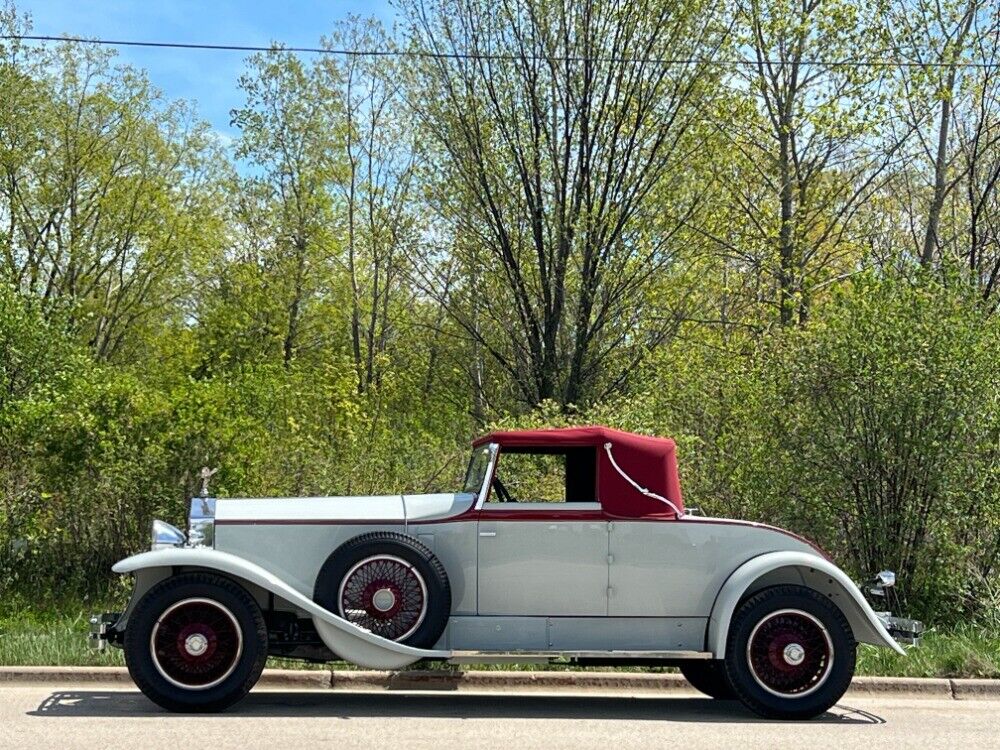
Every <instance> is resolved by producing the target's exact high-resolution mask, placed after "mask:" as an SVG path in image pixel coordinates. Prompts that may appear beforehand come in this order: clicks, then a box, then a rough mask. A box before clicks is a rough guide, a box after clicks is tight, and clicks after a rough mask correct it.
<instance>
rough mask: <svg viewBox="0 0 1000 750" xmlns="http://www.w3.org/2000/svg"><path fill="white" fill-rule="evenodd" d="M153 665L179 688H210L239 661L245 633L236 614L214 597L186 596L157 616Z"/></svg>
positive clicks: (154, 628) (152, 649)
mask: <svg viewBox="0 0 1000 750" xmlns="http://www.w3.org/2000/svg"><path fill="white" fill-rule="evenodd" d="M149 651H150V655H151V656H152V659H153V665H154V666H155V667H156V670H157V671H158V672H159V673H160V675H161V676H162V677H163V678H164V679H165V680H167V682H169V683H171V684H172V685H175V686H177V687H180V688H185V689H188V690H207V689H209V688H211V687H214V686H216V685H218V684H220V683H221V682H223V681H224V680H225V679H226V678H227V677H229V675H230V674H232V673H233V670H234V669H236V665H237V664H238V663H239V661H240V656H241V655H242V653H243V632H242V630H241V628H240V625H239V622H238V621H237V619H236V617H235V616H234V615H233V613H232V612H231V611H230V610H229V609H228V608H227V607H225V606H223V605H222V604H220V603H219V602H217V601H213V600H212V599H203V598H191V599H183V600H181V601H179V602H176V603H175V604H172V605H171V606H169V607H168V608H167V609H166V610H164V612H163V614H161V615H160V617H159V618H158V619H157V621H156V624H155V625H154V626H153V631H152V634H151V636H150V639H149Z"/></svg>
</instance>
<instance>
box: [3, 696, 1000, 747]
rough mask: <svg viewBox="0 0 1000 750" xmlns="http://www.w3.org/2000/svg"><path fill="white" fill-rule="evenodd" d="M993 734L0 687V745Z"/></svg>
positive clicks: (668, 710) (683, 741) (873, 706)
mask: <svg viewBox="0 0 1000 750" xmlns="http://www.w3.org/2000/svg"><path fill="white" fill-rule="evenodd" d="M285 747H288V748H296V749H298V748H315V747H330V748H336V749H337V750H346V749H348V748H378V749H379V750H386V748H391V749H393V750H395V749H396V748H433V749H434V750H462V749H463V748H502V749H503V750H522V749H523V748H533V747H538V748H546V750H556V749H557V748H572V749H573V750H582V749H584V748H608V749H609V750H625V748H629V749H631V748H644V747H649V748H654V747H655V748H666V747H677V748H682V749H683V750H696V749H697V748H713V750H715V748H733V749H734V750H735V749H738V750H744V748H753V747H761V748H786V747H787V748H796V749H806V748H808V749H809V750H812V749H813V748H836V750H845V749H846V748H855V747H856V748H865V750H873V749H874V748H892V750H900V748H947V749H949V750H959V749H960V750H974V749H975V748H997V747H1000V701H989V700H941V699H927V698H908V697H901V696H893V697H884V698H883V697H863V698H854V699H847V698H845V701H844V703H843V704H842V705H840V706H838V707H837V708H835V709H834V710H832V711H831V712H830V713H828V714H826V715H824V716H822V717H820V718H819V719H814V720H812V721H808V722H797V723H794V722H793V723H789V722H771V721H765V720H763V719H760V718H758V717H756V716H754V715H752V714H750V713H749V712H747V711H746V710H745V709H743V708H742V707H740V706H739V704H737V703H731V702H717V701H711V700H708V699H703V698H699V697H697V696H696V695H694V694H691V695H690V696H687V695H683V696H681V695H676V694H673V693H672V694H671V695H670V696H669V697H664V696H663V695H662V694H661V695H649V694H645V695H643V694H636V695H625V694H622V693H614V694H600V693H593V692H588V693H579V692H577V693H569V692H560V693H558V694H555V693H532V692H521V693H512V692H492V693H468V692H462V693H447V692H445V693H442V692H432V693H428V692H422V693H414V692H384V691H381V692H374V691H372V692H341V691H334V690H315V691H289V690H255V691H254V692H253V693H251V695H250V696H249V697H248V698H247V699H246V700H245V701H243V702H242V703H241V704H239V705H238V706H236V707H235V708H233V709H230V711H229V712H227V713H224V714H221V715H214V716H183V715H174V714H168V713H166V712H164V711H162V710H160V709H159V708H157V707H156V706H154V705H153V704H152V703H150V702H149V701H148V700H146V698H145V697H143V696H142V695H141V694H140V693H138V692H137V691H135V690H134V689H127V688H121V687H104V686H101V685H94V684H91V685H79V686H66V687H62V686H54V685H37V686H24V685H19V686H10V687H0V748H3V749H4V750H6V748H18V750H21V749H22V748H26V749H27V748H59V750H73V749H74V748H80V749H81V750H83V749H85V750H104V749H105V748H114V749H115V750H119V749H121V748H141V749H142V750H161V748H162V749H169V750H187V748H199V749H200V748H212V750H227V749H228V748H234V749H237V748H238V749H239V750H247V749H248V748H267V749H268V750H279V749H280V748H285Z"/></svg>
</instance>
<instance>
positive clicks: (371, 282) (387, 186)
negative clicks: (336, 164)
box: [322, 17, 417, 393]
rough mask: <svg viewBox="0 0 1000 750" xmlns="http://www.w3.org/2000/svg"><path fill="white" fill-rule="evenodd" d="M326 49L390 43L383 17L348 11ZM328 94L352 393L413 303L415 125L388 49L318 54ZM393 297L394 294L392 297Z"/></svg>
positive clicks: (366, 381) (363, 385) (368, 377)
mask: <svg viewBox="0 0 1000 750" xmlns="http://www.w3.org/2000/svg"><path fill="white" fill-rule="evenodd" d="M324 44H325V45H326V46H327V47H328V48H341V49H345V48H346V49H361V50H364V49H385V50H394V49H395V45H394V44H393V42H392V40H391V39H389V37H388V35H387V34H386V33H385V30H384V29H383V28H382V26H381V24H379V23H378V22H377V21H374V20H363V19H359V18H356V17H355V18H350V19H348V20H347V21H346V22H344V23H343V24H341V25H340V26H339V27H338V29H337V30H336V32H335V33H334V35H333V36H332V37H331V38H330V39H328V40H326V41H325V42H324ZM322 71H323V80H324V86H325V89H326V92H327V94H326V95H327V96H330V97H332V98H334V99H335V100H336V102H337V104H338V107H337V109H338V113H339V115H340V117H339V127H338V128H337V129H336V132H337V133H338V135H339V136H340V139H339V141H338V143H337V147H338V150H339V152H340V153H341V154H342V155H343V160H344V162H345V163H344V168H343V169H342V170H339V171H338V173H337V175H336V177H335V179H334V180H333V183H332V187H333V190H334V192H335V193H336V194H337V195H338V196H339V198H340V201H341V202H342V205H343V207H344V210H345V212H346V219H345V220H346V225H347V226H346V235H347V236H346V245H347V269H348V275H349V280H350V289H351V323H350V325H351V351H352V354H353V357H354V366H355V370H356V371H357V374H358V392H359V393H364V392H365V391H366V390H367V389H369V388H371V387H372V384H373V383H376V382H377V381H378V380H379V379H380V374H379V368H380V366H381V365H380V364H379V359H380V358H381V357H383V356H384V355H385V354H386V352H387V350H388V348H389V346H390V343H391V342H392V340H393V338H394V336H395V335H396V334H397V333H398V331H396V330H395V328H396V326H395V321H394V320H393V317H394V315H395V312H396V311H395V310H394V307H395V306H396V305H397V304H402V305H407V304H409V303H411V302H412V293H410V292H408V290H407V288H406V285H405V283H404V281H405V278H406V277H405V275H404V272H405V271H404V268H405V266H406V265H407V258H408V257H409V256H410V255H411V254H412V246H413V243H414V242H415V239H416V237H415V235H416V231H417V230H416V228H415V224H416V222H415V217H414V214H413V203H414V200H413V191H414V183H415V180H414V170H415V163H414V162H415V156H416V154H415V144H414V138H415V131H414V129H413V128H412V127H410V122H409V120H408V118H407V116H406V115H407V113H406V112H405V111H404V100H403V86H404V85H405V83H406V71H405V69H404V67H403V65H402V64H401V63H400V62H399V60H398V59H396V58H393V57H390V56H388V55H378V56H359V55H350V56H348V57H347V58H345V59H344V60H343V61H336V58H335V57H334V56H332V55H331V56H328V57H326V58H325V59H324V60H323V61H322ZM397 298H399V299H398V300H397Z"/></svg>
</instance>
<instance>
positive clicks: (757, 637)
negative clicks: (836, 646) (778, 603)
mask: <svg viewBox="0 0 1000 750" xmlns="http://www.w3.org/2000/svg"><path fill="white" fill-rule="evenodd" d="M747 662H748V664H749V666H750V672H751V674H752V675H753V678H754V679H755V680H756V681H757V684H758V685H760V686H761V687H762V688H764V690H766V691H768V692H769V693H772V694H773V695H777V696H780V697H792V698H794V697H802V696H806V695H809V694H810V693H812V692H814V691H815V690H817V689H819V687H820V686H821V685H822V684H823V683H824V682H825V681H826V678H827V677H828V676H829V674H830V670H831V668H832V666H833V642H832V641H831V639H830V634H829V633H828V632H827V629H826V628H825V627H824V626H823V623H821V622H820V621H819V619H817V618H816V617H814V616H813V615H811V614H809V613H808V612H803V611H802V610H798V609H782V610H778V611H776V612H772V613H770V614H768V615H767V616H766V617H764V618H762V619H761V620H760V621H759V622H758V623H757V625H756V626H755V627H754V629H753V631H752V632H751V633H750V638H749V640H748V642H747Z"/></svg>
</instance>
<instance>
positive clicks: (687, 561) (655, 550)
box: [608, 517, 814, 617]
mask: <svg viewBox="0 0 1000 750" xmlns="http://www.w3.org/2000/svg"><path fill="white" fill-rule="evenodd" d="M609 526H610V531H609V566H608V587H609V589H610V599H609V608H608V614H609V615H615V616H621V617H635V616H641V617H706V616H707V615H708V613H709V612H710V611H711V609H712V604H713V602H714V601H715V597H716V594H717V593H718V591H719V589H720V588H721V587H722V584H723V583H724V582H725V581H726V579H727V578H729V576H730V574H731V573H732V572H733V570H735V569H736V568H738V567H739V566H740V565H742V564H743V563H744V562H746V561H747V560H749V559H751V558H753V557H756V556H757V555H760V554H762V553H764V552H771V551H775V550H795V551H802V552H807V553H809V554H814V553H813V550H812V549H811V548H810V547H809V546H808V544H806V543H804V542H801V541H799V540H798V539H796V538H795V537H792V536H789V535H788V534H786V533H783V532H781V531H779V530H777V529H773V528H770V527H767V526H762V525H759V524H751V523H738V522H732V521H725V520H721V519H710V518H697V517H689V518H685V519H684V520H683V521H680V522H671V521H663V522H656V521H614V522H612V523H610V524H609Z"/></svg>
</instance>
